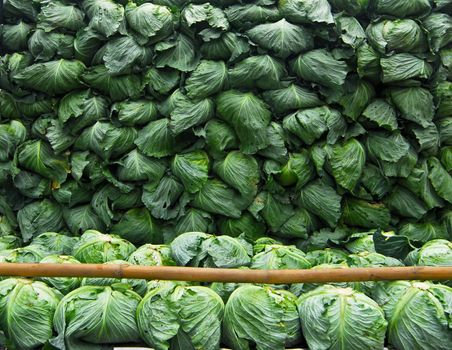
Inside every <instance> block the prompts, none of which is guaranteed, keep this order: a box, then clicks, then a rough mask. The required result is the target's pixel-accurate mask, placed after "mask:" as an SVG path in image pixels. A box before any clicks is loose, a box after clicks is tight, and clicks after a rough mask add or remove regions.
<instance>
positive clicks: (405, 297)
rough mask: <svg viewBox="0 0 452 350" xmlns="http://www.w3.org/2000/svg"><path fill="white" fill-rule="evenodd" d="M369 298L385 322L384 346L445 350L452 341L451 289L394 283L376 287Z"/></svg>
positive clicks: (429, 284)
mask: <svg viewBox="0 0 452 350" xmlns="http://www.w3.org/2000/svg"><path fill="white" fill-rule="evenodd" d="M373 298H374V299H375V301H376V302H377V303H378V304H380V306H381V307H382V308H383V310H384V312H385V314H386V318H387V320H388V342H389V344H391V345H393V346H395V347H396V348H397V349H402V350H404V349H422V348H434V349H447V348H448V347H449V345H448V344H450V342H451V340H452V333H451V332H450V327H451V320H450V306H451V300H452V299H451V298H452V288H450V287H447V286H443V285H435V284H432V283H430V282H409V281H397V282H390V283H387V284H379V285H377V286H376V288H375V290H374V293H373Z"/></svg>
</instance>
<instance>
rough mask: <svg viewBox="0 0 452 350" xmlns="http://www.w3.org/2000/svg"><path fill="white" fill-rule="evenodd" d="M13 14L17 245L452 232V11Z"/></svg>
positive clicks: (6, 129)
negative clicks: (50, 240)
mask: <svg viewBox="0 0 452 350" xmlns="http://www.w3.org/2000/svg"><path fill="white" fill-rule="evenodd" d="M3 2H4V5H3V17H4V22H5V24H4V25H3V26H2V30H1V36H0V37H1V45H0V46H1V49H2V51H3V56H2V57H1V65H0V88H1V90H0V141H1V147H0V184H1V191H0V213H1V232H2V234H11V233H12V234H20V235H21V236H22V238H23V240H24V242H29V241H30V240H31V239H32V238H33V237H35V236H37V235H39V234H40V233H43V232H46V231H58V232H61V231H67V232H68V233H70V234H73V235H77V234H80V233H82V232H84V231H85V230H87V229H97V230H100V231H104V232H112V233H116V234H119V235H120V236H122V237H124V238H127V239H129V240H130V241H132V242H134V243H137V244H142V243H148V242H152V243H159V242H162V241H165V242H168V241H170V240H171V239H172V238H174V237H175V236H177V235H178V234H180V233H183V232H189V231H202V232H210V233H221V234H229V235H232V236H237V235H238V234H239V233H242V232H245V233H246V234H247V235H248V236H249V237H253V238H256V237H259V236H263V235H269V234H271V235H273V236H276V237H279V238H287V239H301V240H306V239H307V238H308V237H309V236H311V234H312V233H313V232H319V230H322V229H325V230H327V231H334V230H335V229H336V228H338V227H341V228H344V229H345V230H346V232H350V231H351V230H353V229H354V228H356V227H359V228H360V229H363V228H369V229H373V228H381V229H384V230H386V229H389V228H392V229H394V228H395V229H397V233H398V234H399V235H402V236H404V237H408V238H409V239H410V240H412V241H414V242H417V243H423V242H426V241H428V240H429V239H433V238H447V237H448V236H449V235H450V234H451V229H452V211H451V203H452V192H451V188H452V176H451V171H452V102H451V101H452V92H451V86H452V82H451V74H452V73H451V65H452V63H451V62H452V61H451V57H452V51H451V42H452V19H451V16H450V10H451V5H450V3H451V2H450V1H445V0H431V1H429V0H397V1H386V0H376V1H362V0H359V1H358V0H334V1H333V0H331V1H327V0H284V1H282V0H281V1H279V2H278V1H276V0H275V1H273V0H263V1H262V0H259V1H255V2H252V1H243V2H238V1H232V0H231V1H212V2H211V3H207V2H204V1H194V2H191V1H183V0H157V1H139V0H137V1H134V2H132V1H130V2H129V1H125V0H124V1H112V0H85V1H70V0H55V1H48V0H20V1H19V0H5V1H3Z"/></svg>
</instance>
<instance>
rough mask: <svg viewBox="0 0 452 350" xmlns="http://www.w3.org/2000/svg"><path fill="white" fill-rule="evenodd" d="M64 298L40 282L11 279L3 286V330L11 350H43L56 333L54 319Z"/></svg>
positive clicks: (0, 288) (0, 292)
mask: <svg viewBox="0 0 452 350" xmlns="http://www.w3.org/2000/svg"><path fill="white" fill-rule="evenodd" d="M61 297H62V295H61V293H59V292H58V291H57V290H55V289H53V288H50V287H48V286H47V285H46V284H44V283H42V282H38V281H31V280H26V279H17V278H9V279H6V280H4V281H1V282H0V328H1V329H2V331H3V332H4V334H5V336H6V341H7V344H8V347H11V348H14V349H24V350H31V349H36V348H38V347H42V346H43V345H44V344H46V343H47V340H48V339H49V338H50V337H51V336H52V333H53V315H54V313H55V309H56V308H57V305H58V303H59V301H60V299H61Z"/></svg>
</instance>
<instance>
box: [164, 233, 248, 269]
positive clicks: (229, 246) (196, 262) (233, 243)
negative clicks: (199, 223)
mask: <svg viewBox="0 0 452 350" xmlns="http://www.w3.org/2000/svg"><path fill="white" fill-rule="evenodd" d="M170 246H171V254H172V256H173V258H174V260H175V261H176V263H177V264H178V265H179V266H186V265H189V266H204V267H224V268H233V267H240V266H248V265H249V264H250V263H251V255H252V246H251V244H249V243H248V242H246V241H245V240H243V239H241V238H233V237H229V236H213V235H209V234H206V233H203V232H187V233H184V234H182V235H180V236H178V237H176V238H175V239H174V240H173V242H171V245H170Z"/></svg>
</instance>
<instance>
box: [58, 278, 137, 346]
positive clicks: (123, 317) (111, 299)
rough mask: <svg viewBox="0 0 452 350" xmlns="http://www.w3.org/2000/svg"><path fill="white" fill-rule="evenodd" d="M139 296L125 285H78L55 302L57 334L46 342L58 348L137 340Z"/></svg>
mask: <svg viewBox="0 0 452 350" xmlns="http://www.w3.org/2000/svg"><path fill="white" fill-rule="evenodd" d="M140 301H141V297H140V296H139V295H138V294H136V293H135V292H133V291H132V290H130V289H129V287H128V286H127V285H123V284H115V285H113V286H111V287H101V286H86V287H80V288H78V289H76V290H74V291H72V292H71V293H69V294H68V295H66V296H65V297H64V298H63V299H62V300H61V302H60V304H59V305H58V307H57V309H56V312H55V317H54V323H55V330H56V331H57V333H58V336H57V337H55V338H53V339H51V340H50V343H51V344H52V345H53V346H54V347H55V348H57V349H60V350H66V349H67V350H72V349H74V350H75V349H77V350H99V349H100V348H101V346H100V345H101V344H120V343H134V342H138V340H139V339H140V336H139V334H138V327H137V325H136V321H135V312H136V309H137V306H138V304H139V303H140Z"/></svg>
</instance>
